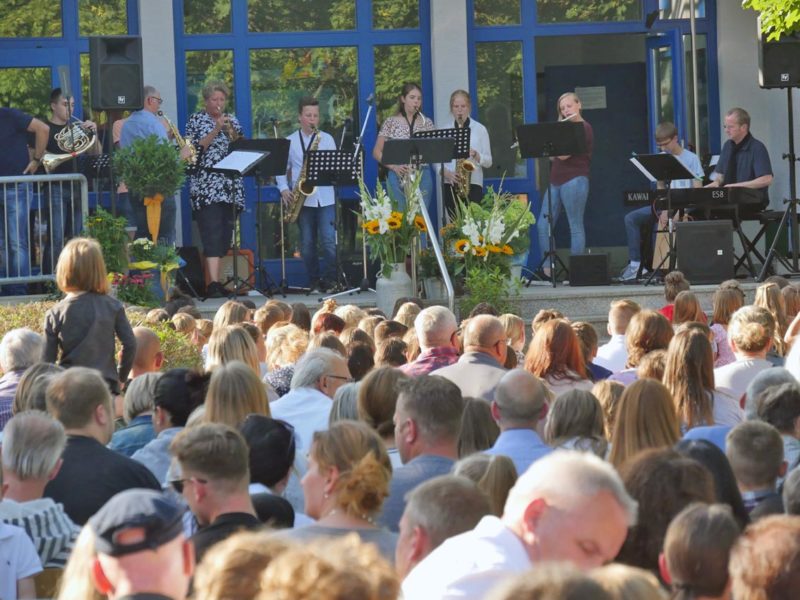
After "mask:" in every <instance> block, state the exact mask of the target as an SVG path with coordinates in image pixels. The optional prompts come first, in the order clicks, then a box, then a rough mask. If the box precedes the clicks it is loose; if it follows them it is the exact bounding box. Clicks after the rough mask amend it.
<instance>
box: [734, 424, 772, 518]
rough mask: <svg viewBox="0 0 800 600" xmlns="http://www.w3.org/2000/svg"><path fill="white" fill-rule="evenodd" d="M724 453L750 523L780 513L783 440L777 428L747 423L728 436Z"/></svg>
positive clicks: (735, 428)
mask: <svg viewBox="0 0 800 600" xmlns="http://www.w3.org/2000/svg"><path fill="white" fill-rule="evenodd" d="M725 448H726V449H725V453H726V454H727V456H728V461H730V463H731V469H733V474H734V476H735V477H736V483H737V484H738V485H739V490H740V491H741V492H742V500H744V506H745V508H746V509H747V512H748V513H750V518H751V519H752V520H754V521H755V520H757V519H759V518H761V517H764V516H766V515H772V514H778V513H782V512H783V501H782V500H781V495H780V494H779V493H778V489H777V484H778V478H779V477H783V476H784V475H786V462H785V461H784V460H783V441H782V440H781V435H780V433H779V432H778V430H777V429H775V428H774V427H773V426H772V425H769V424H767V423H763V422H761V421H747V422H745V423H742V424H740V425H737V426H736V427H734V428H733V429H732V430H731V432H730V433H729V434H728V437H727V442H726V445H725Z"/></svg>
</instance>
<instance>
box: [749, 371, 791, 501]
mask: <svg viewBox="0 0 800 600" xmlns="http://www.w3.org/2000/svg"><path fill="white" fill-rule="evenodd" d="M757 405H758V418H759V419H761V420H762V421H764V422H765V423H769V424H770V425H772V426H773V427H774V428H775V429H777V430H778V433H780V434H781V439H783V460H784V462H785V463H786V472H787V473H790V472H792V471H793V470H794V469H796V468H797V466H798V465H799V464H800V385H798V384H797V383H784V384H781V385H778V386H772V387H769V388H767V389H766V390H764V392H763V393H762V394H761V395H760V396H759V397H758V401H757ZM782 482H783V478H782V477H781V478H779V480H778V486H780V484H781V483H782Z"/></svg>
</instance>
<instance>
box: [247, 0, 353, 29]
mask: <svg viewBox="0 0 800 600" xmlns="http://www.w3.org/2000/svg"><path fill="white" fill-rule="evenodd" d="M247 20H248V28H249V30H250V31H327V30H332V29H355V28H356V3H355V2H354V1H353V0H303V1H302V2H298V1H297V0H260V1H258V2H254V1H251V2H248V4H247Z"/></svg>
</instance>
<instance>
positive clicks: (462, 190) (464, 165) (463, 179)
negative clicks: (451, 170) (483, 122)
mask: <svg viewBox="0 0 800 600" xmlns="http://www.w3.org/2000/svg"><path fill="white" fill-rule="evenodd" d="M457 121H458V126H459V127H464V121H462V120H461V119H458V120H457ZM475 166H476V165H475V163H474V162H472V161H471V160H470V159H468V158H459V159H458V160H456V175H457V176H458V183H457V184H456V185H455V186H453V191H454V193H455V195H456V196H458V197H459V198H461V199H462V200H464V201H466V200H467V199H468V198H469V186H470V184H471V183H472V181H471V180H472V173H473V171H475Z"/></svg>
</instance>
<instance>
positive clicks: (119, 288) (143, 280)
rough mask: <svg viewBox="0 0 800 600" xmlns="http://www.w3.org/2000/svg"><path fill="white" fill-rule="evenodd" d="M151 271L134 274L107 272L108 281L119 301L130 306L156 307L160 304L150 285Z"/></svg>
mask: <svg viewBox="0 0 800 600" xmlns="http://www.w3.org/2000/svg"><path fill="white" fill-rule="evenodd" d="M152 278H153V274H152V273H147V272H145V273H139V274H136V275H123V274H122V273H109V274H108V281H109V283H111V285H112V287H113V288H114V290H116V291H115V294H114V295H115V296H116V297H117V300H119V301H120V302H124V303H126V304H130V305H132V306H145V307H147V308H156V307H158V306H161V303H160V302H159V301H158V297H157V296H156V295H155V293H154V292H153V288H152V286H151V281H150V280H151V279H152Z"/></svg>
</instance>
